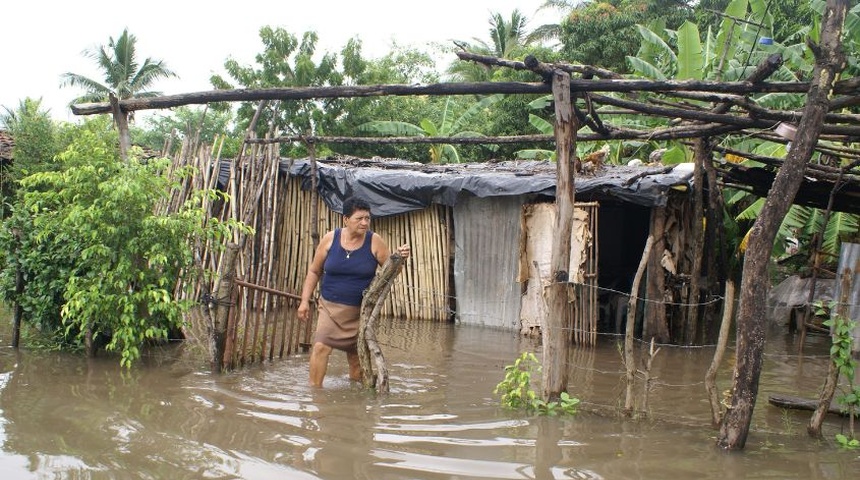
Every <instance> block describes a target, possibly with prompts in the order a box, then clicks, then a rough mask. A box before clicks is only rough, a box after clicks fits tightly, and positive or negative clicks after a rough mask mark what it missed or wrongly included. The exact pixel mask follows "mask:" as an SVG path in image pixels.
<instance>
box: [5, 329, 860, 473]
mask: <svg viewBox="0 0 860 480" xmlns="http://www.w3.org/2000/svg"><path fill="white" fill-rule="evenodd" d="M379 337H380V341H381V342H382V348H383V349H384V351H385V354H386V358H387V359H388V361H389V362H390V364H391V393H390V394H389V395H387V396H376V395H374V394H372V393H370V392H366V391H364V390H362V389H361V388H360V387H359V386H358V385H356V384H354V383H351V382H350V381H349V380H348V379H347V365H346V361H345V359H343V358H342V356H334V357H333V358H332V359H331V365H330V367H329V375H328V377H327V379H326V384H325V388H323V389H314V388H311V387H308V386H307V385H306V382H307V373H308V372H307V357H306V356H304V355H298V356H294V357H290V358H287V359H286V360H283V361H279V362H276V363H271V364H265V365H262V366H255V367H250V368H246V369H244V370H242V371H239V372H234V373H230V374H226V375H220V376H215V375H211V374H209V373H208V372H207V369H206V366H205V364H204V362H202V361H201V360H200V358H199V357H198V356H197V355H194V354H193V352H189V351H186V350H185V348H183V347H182V346H180V345H177V346H172V347H170V348H165V349H162V350H161V351H159V352H156V353H154V354H153V355H150V356H148V357H147V358H146V359H145V362H144V364H142V365H140V366H139V367H136V368H135V369H134V370H131V371H128V372H125V371H122V370H121V369H120V368H119V366H118V362H117V361H116V360H115V359H95V360H89V361H88V360H86V359H83V358H81V357H78V356H73V355H65V354H57V353H38V352H30V351H24V352H20V353H16V352H15V351H14V350H12V349H11V348H2V349H0V478H3V479H4V480H5V479H18V478H21V479H29V478H94V479H100V478H153V479H162V478H180V479H182V478H217V479H232V478H243V479H265V478H299V479H311V478H319V479H341V478H343V479H353V478H360V479H406V478H409V479H415V478H422V479H450V478H457V479H466V478H475V479H489V478H505V479H507V478H511V479H564V478H578V479H597V478H605V479H616V478H625V479H627V478H666V477H675V478H721V479H722V478H767V477H772V478H804V479H807V478H812V479H842V478H846V479H847V478H857V477H858V474H860V459H858V457H857V453H856V452H854V453H851V452H844V451H840V450H838V449H836V448H835V447H834V446H833V442H832V441H824V442H815V441H811V440H809V439H808V438H806V436H805V430H804V428H805V427H804V425H805V422H806V421H807V419H808V414H804V413H802V412H788V413H785V412H783V411H781V410H779V409H776V408H774V407H770V406H769V405H767V403H766V398H767V395H768V394H770V393H787V394H792V395H801V396H810V397H811V396H814V395H815V393H816V392H817V390H818V388H820V385H819V382H820V379H821V378H822V377H821V376H822V375H823V372H824V371H825V369H826V357H825V356H824V353H825V352H824V348H825V347H824V345H823V344H822V345H817V346H816V345H815V343H814V342H812V343H811V344H810V345H809V346H807V351H806V353H807V354H811V355H810V356H805V357H799V356H797V355H796V352H795V350H796V349H795V348H794V346H793V344H792V343H791V341H788V340H785V339H781V338H780V339H778V340H780V341H774V342H772V343H771V346H770V347H769V351H768V356H767V357H766V364H765V368H766V370H765V373H764V374H763V375H762V386H761V388H760V391H761V395H762V396H761V397H760V398H761V399H760V401H759V404H758V406H757V407H756V415H755V421H754V426H753V432H752V433H751V436H750V439H749V441H748V444H747V450H746V451H744V452H742V453H737V454H726V453H724V452H722V451H720V450H718V449H716V448H715V447H714V446H713V445H714V436H715V435H716V432H715V431H714V430H712V429H710V428H709V427H708V426H707V425H708V422H709V418H710V417H709V412H708V403H707V400H706V399H705V393H704V384H703V383H702V378H703V376H704V372H705V370H706V369H707V367H708V364H709V362H710V358H711V355H712V351H711V350H710V349H707V348H701V349H672V348H664V349H663V350H661V352H660V354H659V355H658V357H657V358H655V360H654V367H653V372H652V375H653V376H654V377H656V382H655V383H654V385H653V386H652V391H651V392H649V405H647V406H642V407H643V409H644V410H646V411H647V413H648V419H646V420H640V421H635V422H634V421H625V420H622V419H620V418H618V416H617V415H616V414H614V413H612V412H615V411H617V406H618V405H619V404H620V403H621V402H623V397H622V395H623V389H624V385H623V368H622V366H621V358H620V355H619V353H618V350H617V346H616V341H615V339H613V338H611V337H608V338H604V339H602V341H601V342H600V344H599V345H598V346H597V347H595V348H588V349H574V351H573V352H572V353H571V366H570V368H571V371H570V374H571V375H570V378H571V381H570V391H571V393H572V394H574V395H576V396H579V397H580V398H582V399H583V401H584V403H585V407H584V411H583V412H582V413H581V414H580V415H578V416H576V417H572V418H558V417H556V418H547V417H533V416H528V415H524V414H520V413H515V412H508V411H504V410H502V409H500V408H499V407H498V402H497V399H496V398H494V396H493V394H492V390H493V387H494V386H495V385H496V383H498V382H499V381H500V380H501V378H502V376H503V368H504V366H505V365H506V364H508V363H511V362H512V361H513V359H514V358H515V357H516V356H517V354H518V353H519V352H520V351H523V350H530V351H538V350H539V348H540V347H539V345H537V344H536V343H535V341H534V340H531V339H526V338H522V337H520V336H518V335H516V334H515V333H511V332H504V331H498V330H489V329H483V328H479V327H455V326H451V325H440V324H433V323H417V324H416V323H403V322H398V321H392V322H390V323H386V324H384V328H382V331H381V332H380V335H379ZM6 338H8V337H4V338H2V340H3V344H8V341H7V340H6ZM727 363H729V364H728V365H726V366H725V367H724V369H723V371H721V372H720V379H721V383H722V385H721V386H722V388H726V387H727V384H728V379H729V375H730V369H731V365H730V362H727ZM596 411H600V412H601V414H597V413H594V412H596ZM607 412H609V413H608V414H607ZM840 425H841V423H840V420H839V419H835V418H830V419H828V423H827V424H826V426H825V432H827V435H830V436H831V437H832V435H833V434H834V433H836V432H838V431H839V428H840Z"/></svg>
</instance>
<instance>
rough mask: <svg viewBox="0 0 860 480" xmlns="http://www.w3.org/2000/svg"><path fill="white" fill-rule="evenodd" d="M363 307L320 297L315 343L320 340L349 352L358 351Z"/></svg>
mask: <svg viewBox="0 0 860 480" xmlns="http://www.w3.org/2000/svg"><path fill="white" fill-rule="evenodd" d="M360 321H361V307H354V306H352V305H344V304H342V303H334V302H329V301H328V300H325V299H323V298H322V297H320V298H319V315H318V316H317V330H316V332H315V333H314V343H317V342H320V343H322V344H325V345H328V346H329V347H332V348H336V349H338V350H343V351H345V352H347V353H351V352H356V347H355V346H356V344H357V343H358V325H359V323H360Z"/></svg>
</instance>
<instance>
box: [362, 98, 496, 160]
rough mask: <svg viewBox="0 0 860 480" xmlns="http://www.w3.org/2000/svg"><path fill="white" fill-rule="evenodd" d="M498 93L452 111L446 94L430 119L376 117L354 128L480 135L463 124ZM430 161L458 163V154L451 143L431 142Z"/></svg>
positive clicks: (391, 132)
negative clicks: (434, 117)
mask: <svg viewBox="0 0 860 480" xmlns="http://www.w3.org/2000/svg"><path fill="white" fill-rule="evenodd" d="M501 98H502V95H490V96H488V97H484V98H482V99H481V100H479V101H477V102H474V103H472V104H471V105H468V107H467V108H466V110H465V111H463V112H462V113H459V114H458V113H455V111H454V110H455V105H456V103H455V101H454V100H453V99H451V98H450V97H448V98H447V99H446V101H445V108H444V110H442V112H441V119H437V120H436V121H433V120H431V119H429V118H422V119H421V120H420V121H419V123H418V124H417V125H415V124H412V123H408V122H403V121H397V120H376V121H370V122H367V123H365V124H363V125H359V127H358V130H359V131H360V132H365V133H376V134H380V135H386V136H414V137H454V138H456V137H482V136H484V134H483V133H480V132H476V131H473V130H467V129H466V128H467V126H468V125H471V122H472V121H473V120H474V119H475V118H476V117H479V116H481V115H485V114H487V111H488V108H489V107H490V106H491V105H493V104H494V103H496V102H498V101H499V100H501ZM429 153H430V158H429V161H430V163H460V154H459V152H458V151H457V148H455V147H454V146H453V145H451V144H448V143H434V144H431V145H430V148H429Z"/></svg>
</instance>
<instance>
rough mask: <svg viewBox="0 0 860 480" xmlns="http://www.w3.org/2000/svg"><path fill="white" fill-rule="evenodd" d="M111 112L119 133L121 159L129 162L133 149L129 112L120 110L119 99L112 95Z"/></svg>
mask: <svg viewBox="0 0 860 480" xmlns="http://www.w3.org/2000/svg"><path fill="white" fill-rule="evenodd" d="M110 112H111V113H112V114H113V121H114V123H115V124H116V129H117V131H119V157H120V158H122V161H123V162H127V161H128V151H129V150H130V149H131V136H130V135H129V133H128V112H127V111H125V110H123V109H122V108H120V106H119V99H117V98H116V95H114V94H113V93H111V94H110Z"/></svg>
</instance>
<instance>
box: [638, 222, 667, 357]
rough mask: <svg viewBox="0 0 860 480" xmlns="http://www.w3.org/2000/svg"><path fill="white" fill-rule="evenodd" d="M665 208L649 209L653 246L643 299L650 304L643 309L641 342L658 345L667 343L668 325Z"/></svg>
mask: <svg viewBox="0 0 860 480" xmlns="http://www.w3.org/2000/svg"><path fill="white" fill-rule="evenodd" d="M665 229H666V207H652V208H651V236H652V237H654V246H653V247H652V248H651V256H650V257H648V270H647V272H648V276H647V282H648V283H647V284H646V285H645V298H648V299H650V300H651V302H650V303H649V304H648V305H647V306H646V307H645V320H644V321H643V325H642V340H645V341H648V340H650V339H656V340H657V342H659V343H666V342H668V341H669V325H668V324H667V323H666V303H665V302H664V301H663V298H664V294H665V291H664V289H665V283H666V281H665V280H666V274H665V273H664V268H663V263H662V260H663V252H664V251H665V249H666V247H665V244H666V232H665Z"/></svg>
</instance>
